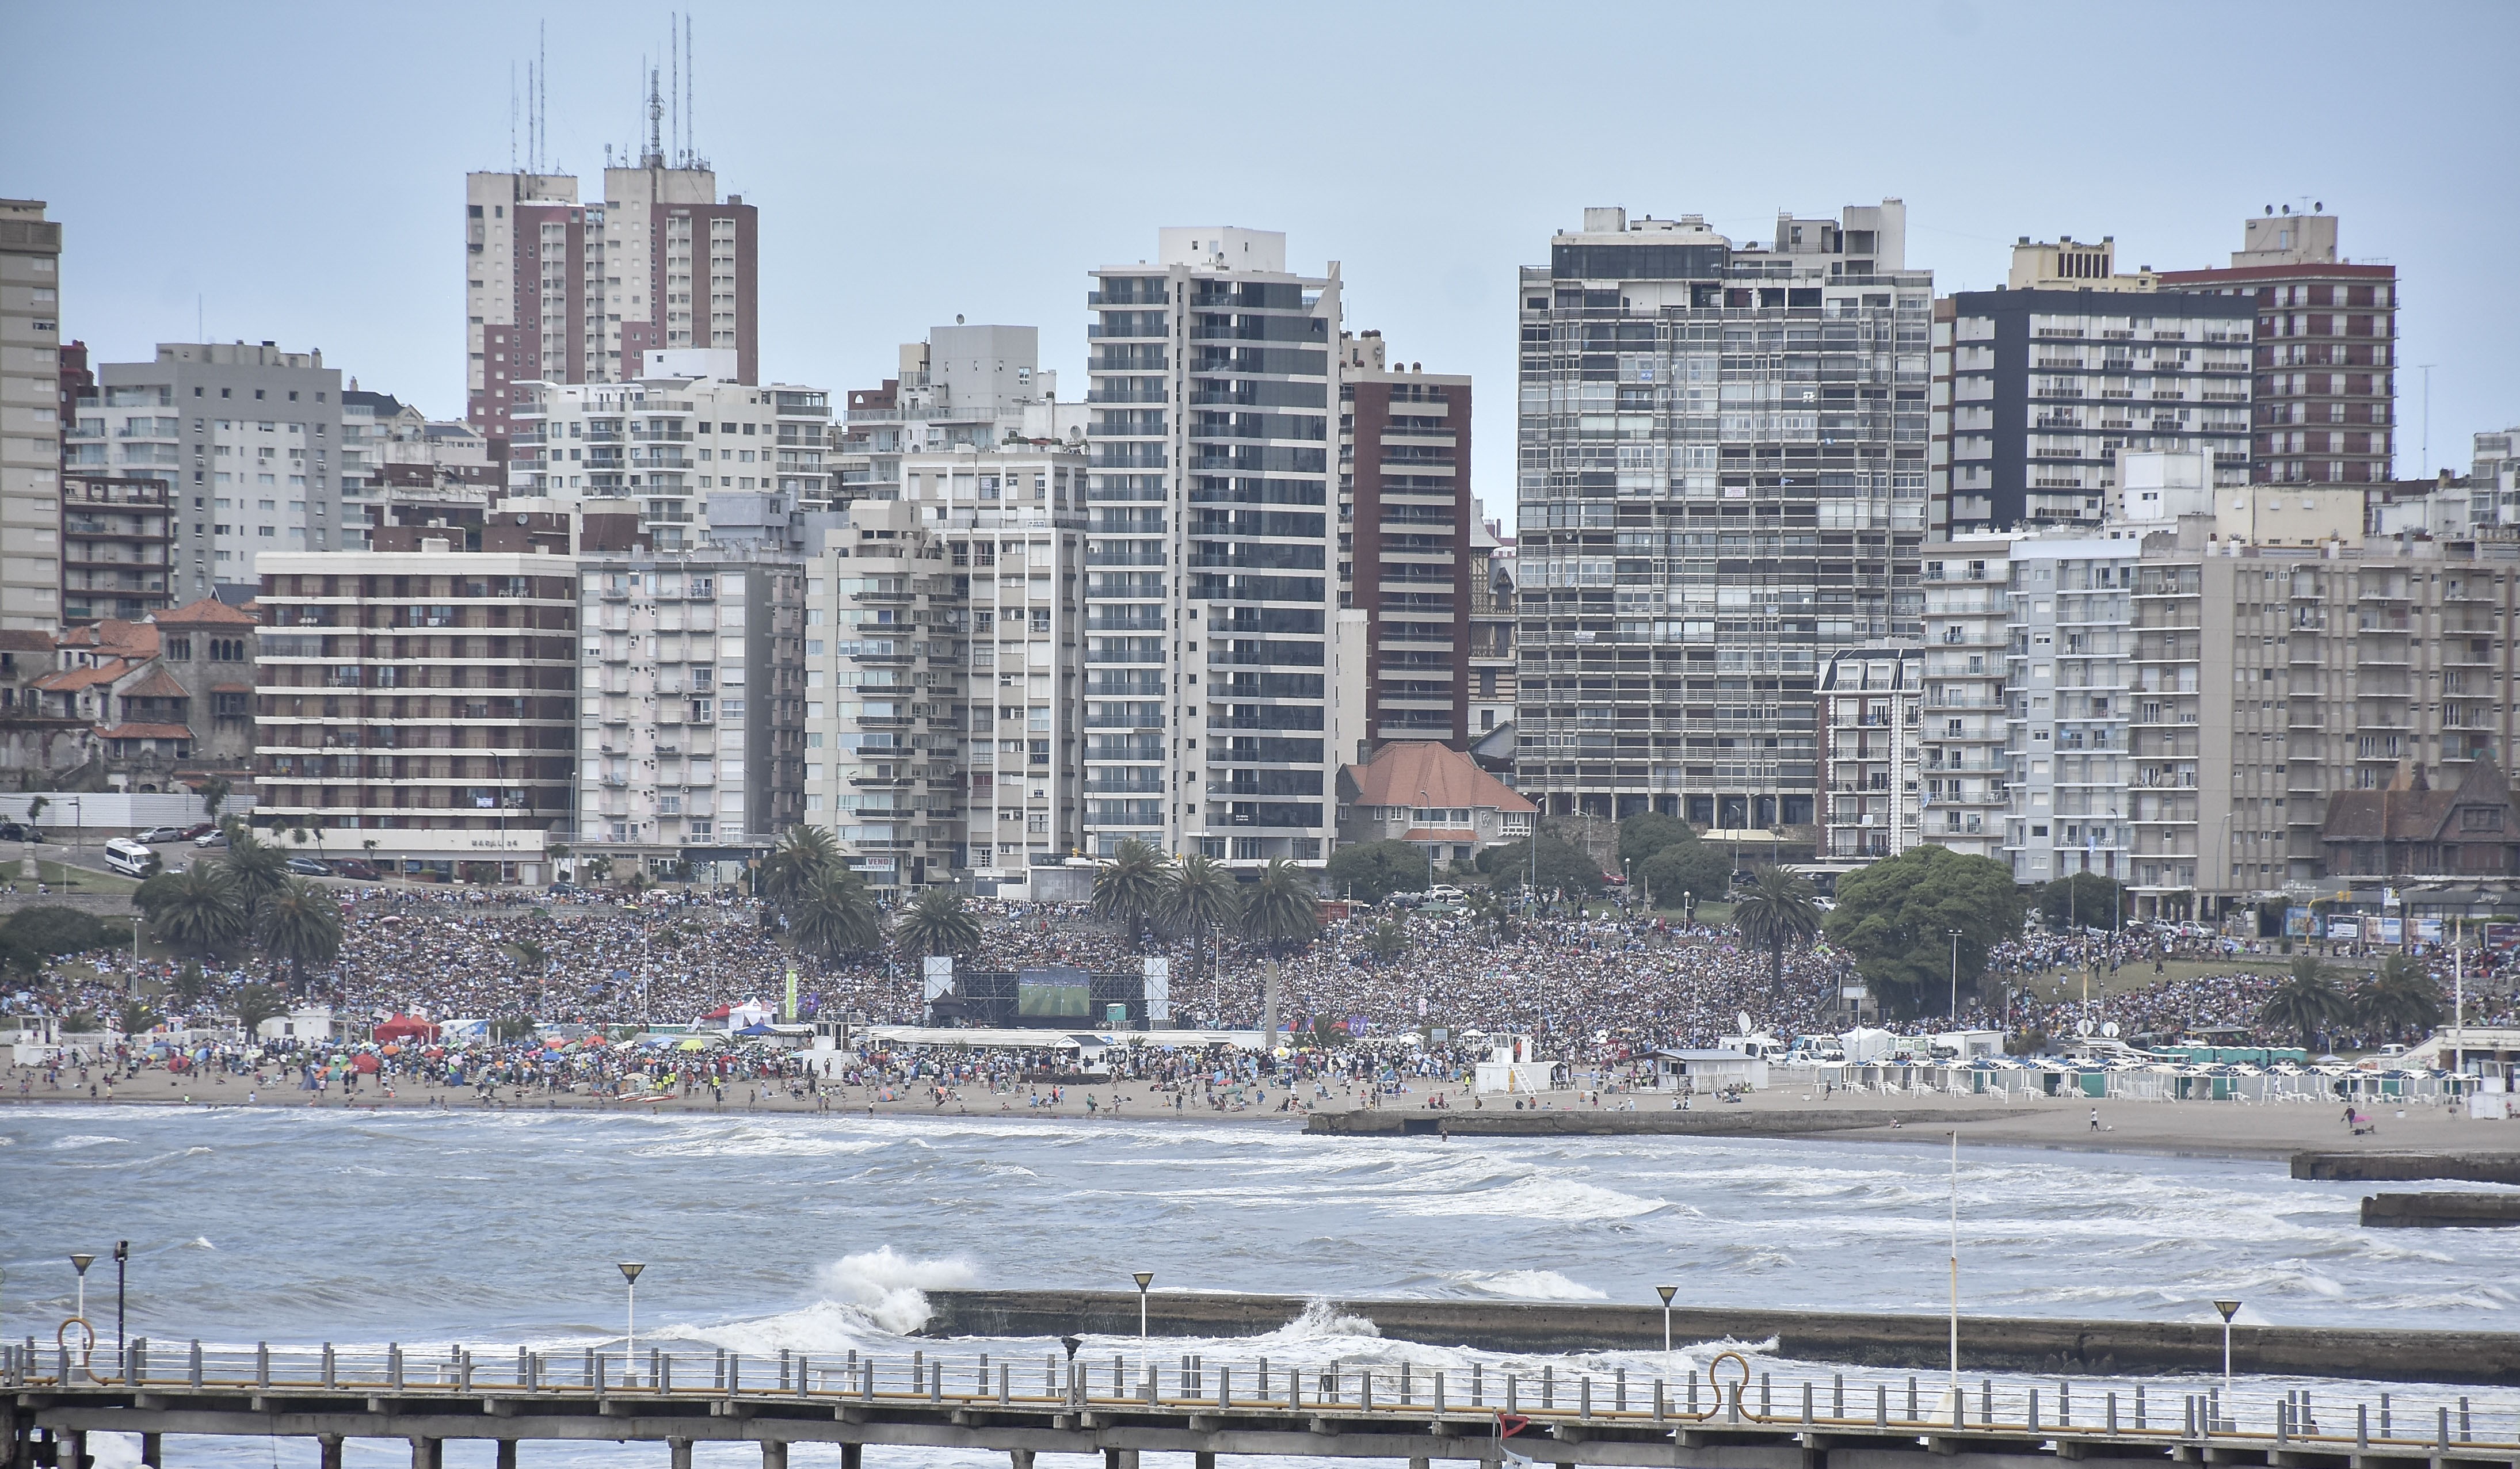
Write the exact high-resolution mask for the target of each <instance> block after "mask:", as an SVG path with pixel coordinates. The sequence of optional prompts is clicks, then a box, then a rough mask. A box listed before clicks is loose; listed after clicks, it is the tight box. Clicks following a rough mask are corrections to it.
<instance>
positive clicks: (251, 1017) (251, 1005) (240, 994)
mask: <svg viewBox="0 0 2520 1469" xmlns="http://www.w3.org/2000/svg"><path fill="white" fill-rule="evenodd" d="M228 1008H230V1009H232V1010H234V1011H236V1017H237V1024H238V1025H239V1026H241V1027H243V1028H244V1030H245V1038H246V1039H247V1040H248V1041H251V1040H252V1039H253V1033H254V1032H255V1031H256V1030H257V1029H259V1028H260V1027H261V1025H262V1022H264V1021H266V1020H274V1019H277V1018H279V1017H280V1016H282V1015H286V1014H288V1013H289V998H288V997H287V996H285V995H283V994H281V993H280V992H279V991H278V990H275V989H273V988H272V987H271V986H269V985H246V986H243V987H242V988H240V989H239V990H238V991H237V992H236V993H235V994H234V995H232V996H230V997H228Z"/></svg>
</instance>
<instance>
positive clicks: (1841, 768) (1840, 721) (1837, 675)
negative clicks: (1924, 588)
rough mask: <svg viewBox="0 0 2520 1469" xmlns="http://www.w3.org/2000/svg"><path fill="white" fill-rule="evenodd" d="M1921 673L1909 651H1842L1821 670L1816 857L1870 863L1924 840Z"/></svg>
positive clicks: (1921, 661) (1919, 655)
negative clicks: (1921, 776) (1819, 830)
mask: <svg viewBox="0 0 2520 1469" xmlns="http://www.w3.org/2000/svg"><path fill="white" fill-rule="evenodd" d="M1924 674H1925V658H1924V653H1923V651H1922V650H1921V649H1919V648H1916V647H1913V646H1905V647H1848V648H1840V649H1838V650H1837V651H1836V652H1834V653H1831V654H1830V655H1829V659H1828V666H1827V667H1825V668H1823V669H1822V670H1821V676H1820V701H1819V723H1820V778H1821V809H1820V827H1821V835H1820V849H1819V852H1818V853H1817V855H1818V856H1819V857H1820V858H1821V860H1823V861H1824V862H1871V861H1875V860H1877V859H1880V858H1884V857H1896V856H1898V855H1899V854H1900V853H1902V852H1905V851H1907V850H1908V849H1909V848H1911V847H1914V846H1916V845H1918V844H1919V843H1920V842H1921V841H1922V839H1923V823H1922V817H1923V812H1922V811H1921V810H1920V809H1919V807H1918V804H1917V797H1918V792H1919V790H1920V785H1919V774H1918V773H1919V770H1920V768H1921V766H1922V764H1923V759H1922V755H1921V751H1920V749H1919V738H1920V735H1921V734H1922V730H1923V724H1924V698H1923V693H1924Z"/></svg>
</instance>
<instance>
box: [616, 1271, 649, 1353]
mask: <svg viewBox="0 0 2520 1469" xmlns="http://www.w3.org/2000/svg"><path fill="white" fill-rule="evenodd" d="M647 1268H648V1267H647V1265H646V1264H645V1263H643V1262H641V1261H636V1260H624V1261H622V1262H621V1279H622V1282H623V1283H624V1284H625V1285H627V1286H628V1287H629V1291H630V1301H629V1314H628V1317H627V1319H626V1322H625V1327H624V1330H623V1331H622V1333H621V1371H622V1373H623V1375H624V1376H625V1377H627V1378H629V1379H630V1380H632V1381H636V1380H637V1377H638V1372H639V1272H640V1271H641V1270H644V1269H647Z"/></svg>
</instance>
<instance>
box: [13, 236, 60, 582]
mask: <svg viewBox="0 0 2520 1469" xmlns="http://www.w3.org/2000/svg"><path fill="white" fill-rule="evenodd" d="M61 286H62V227H61V224H60V222H59V221H56V220H48V219H46V218H45V217H44V202H43V200H35V199H0V628H20V629H25V630H29V631H44V632H49V631H51V630H52V629H53V628H54V627H56V626H57V625H59V623H60V621H61V615H62V600H61V587H62V562H61V539H60V538H61V514H62V510H61V486H62V481H61V473H62V407H61V402H60V398H61V376H62V362H61V339H62V293H61Z"/></svg>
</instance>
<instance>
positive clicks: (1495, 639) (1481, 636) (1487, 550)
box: [1468, 500, 1516, 743]
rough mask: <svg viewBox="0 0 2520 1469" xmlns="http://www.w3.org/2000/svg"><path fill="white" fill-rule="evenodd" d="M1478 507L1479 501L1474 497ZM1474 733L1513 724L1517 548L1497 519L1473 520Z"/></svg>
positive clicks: (1471, 673) (1476, 738)
mask: <svg viewBox="0 0 2520 1469" xmlns="http://www.w3.org/2000/svg"><path fill="white" fill-rule="evenodd" d="M1471 508H1472V510H1473V512H1475V511H1476V510H1477V508H1478V502H1477V501H1475V500H1473V501H1472V502H1471ZM1469 602H1470V655H1469V659H1468V662H1469V679H1470V702H1469V712H1470V739H1471V741H1472V742H1473V743H1476V742H1478V741H1480V740H1483V739H1486V738H1487V737H1488V735H1489V734H1491V733H1493V732H1494V731H1496V730H1497V729H1499V728H1501V727H1510V726H1511V725H1512V724H1513V696H1514V695H1513V690H1514V675H1515V672H1516V664H1515V662H1514V655H1513V616H1514V613H1513V551H1512V547H1511V546H1510V545H1508V543H1507V542H1506V540H1505V539H1504V538H1503V537H1501V536H1499V535H1498V534H1497V527H1496V525H1495V524H1493V523H1492V522H1490V521H1488V520H1486V519H1485V518H1483V517H1481V516H1479V515H1477V514H1476V513H1473V514H1472V516H1471V524H1470V576H1469Z"/></svg>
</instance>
